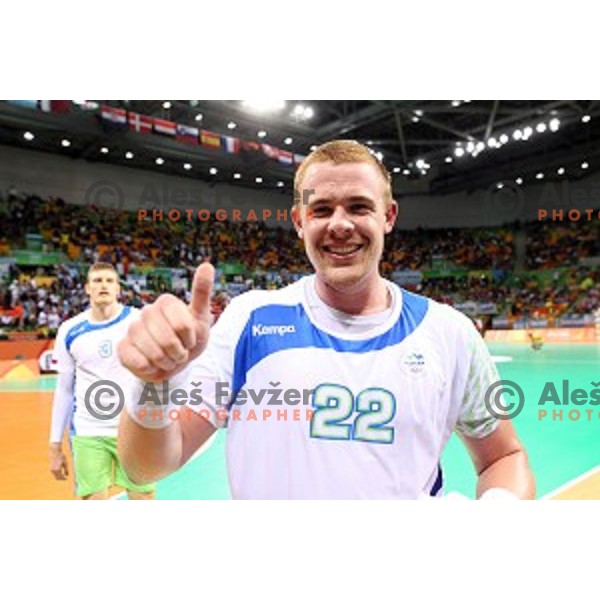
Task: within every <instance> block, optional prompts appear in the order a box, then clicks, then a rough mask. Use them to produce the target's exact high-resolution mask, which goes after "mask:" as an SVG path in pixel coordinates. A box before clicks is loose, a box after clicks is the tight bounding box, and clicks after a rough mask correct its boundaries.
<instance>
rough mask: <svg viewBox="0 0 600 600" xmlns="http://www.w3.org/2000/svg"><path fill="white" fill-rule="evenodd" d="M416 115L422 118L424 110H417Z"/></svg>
mask: <svg viewBox="0 0 600 600" xmlns="http://www.w3.org/2000/svg"><path fill="white" fill-rule="evenodd" d="M415 115H417V117H422V116H423V111H422V110H415Z"/></svg>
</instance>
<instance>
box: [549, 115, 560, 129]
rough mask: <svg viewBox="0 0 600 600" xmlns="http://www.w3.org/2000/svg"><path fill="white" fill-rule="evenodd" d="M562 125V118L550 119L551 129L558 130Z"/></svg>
mask: <svg viewBox="0 0 600 600" xmlns="http://www.w3.org/2000/svg"><path fill="white" fill-rule="evenodd" d="M559 127H560V119H556V118H555V119H551V120H550V131H553V132H554V131H558V128H559Z"/></svg>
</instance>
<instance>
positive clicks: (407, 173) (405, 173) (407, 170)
mask: <svg viewBox="0 0 600 600" xmlns="http://www.w3.org/2000/svg"><path fill="white" fill-rule="evenodd" d="M402 174H403V175H410V169H404V171H402Z"/></svg>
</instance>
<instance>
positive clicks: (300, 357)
mask: <svg viewBox="0 0 600 600" xmlns="http://www.w3.org/2000/svg"><path fill="white" fill-rule="evenodd" d="M314 285H315V279H314V276H310V277H305V278H303V279H301V280H300V281H298V282H296V283H294V284H292V285H290V286H288V287H286V288H283V289H280V290H275V291H252V292H249V293H246V294H243V295H241V296H238V297H236V298H234V299H233V300H232V301H231V303H230V304H229V306H228V307H227V308H226V310H225V311H224V312H223V314H222V315H221V318H220V319H219V321H218V322H217V324H216V325H215V326H214V328H213V329H212V331H211V337H210V341H209V345H208V348H207V350H206V351H205V352H204V353H203V354H202V355H201V356H200V357H199V358H198V359H197V360H196V361H195V362H194V363H192V365H190V367H189V369H188V370H187V371H186V372H184V373H183V374H181V375H180V376H178V377H177V382H175V381H174V382H173V384H174V385H175V384H177V385H178V386H179V387H184V386H187V389H188V393H189V390H191V389H193V388H191V387H190V382H194V383H195V384H198V382H201V389H202V398H203V402H202V403H201V404H199V405H196V406H191V408H193V409H194V410H196V411H197V412H199V414H202V415H204V416H207V417H208V418H209V419H210V420H211V422H213V423H214V424H215V425H217V426H223V425H224V421H223V419H224V416H225V415H226V426H227V465H228V472H229V481H230V486H231V492H232V496H233V497H234V498H334V499H338V498H373V499H375V498H384V499H385V498H389V499H393V498H417V497H419V496H421V495H422V494H428V495H433V496H435V495H439V494H440V492H441V489H442V485H443V477H442V471H441V467H440V457H441V454H442V450H443V449H444V446H445V445H446V443H447V441H448V439H449V437H450V435H451V433H452V431H454V430H458V431H460V432H462V433H464V434H466V435H468V436H473V437H484V436H486V435H488V434H490V433H491V432H492V431H493V430H494V429H495V427H496V426H497V424H498V421H497V420H496V419H494V418H493V417H492V416H491V415H490V414H489V413H488V411H487V410H486V407H485V405H484V394H485V391H486V389H487V387H488V386H489V385H490V384H491V383H493V382H495V381H497V380H498V379H499V377H498V373H497V370H496V368H495V366H494V364H493V362H492V360H491V358H490V355H489V352H488V350H487V348H486V346H485V344H484V342H483V340H482V339H481V337H480V335H479V334H478V333H477V331H476V329H475V327H474V326H473V324H472V323H471V321H470V320H469V319H468V318H467V317H465V316H464V315H462V314H461V313H459V312H458V311H456V310H454V309H453V308H451V307H449V306H446V305H442V304H439V303H437V302H434V301H432V300H429V299H427V298H424V297H422V296H419V295H416V294H412V293H410V292H407V291H405V290H402V289H401V288H399V287H398V286H396V285H395V284H393V283H391V282H387V285H388V289H389V291H390V295H391V308H390V309H388V310H387V311H385V312H383V313H380V314H375V315H368V316H351V315H344V314H343V313H339V311H335V310H333V309H331V308H330V307H328V306H327V305H325V304H324V303H323V302H322V301H321V300H320V299H319V297H318V296H317V294H316V292H315V290H314ZM225 386H226V387H225ZM223 390H228V392H229V395H231V394H232V393H233V392H235V391H238V390H242V392H241V393H242V394H245V399H243V398H241V397H238V399H237V401H236V402H232V401H231V397H228V396H227V395H226V394H224V393H223ZM278 390H279V392H278ZM305 390H312V391H308V392H307V391H305Z"/></svg>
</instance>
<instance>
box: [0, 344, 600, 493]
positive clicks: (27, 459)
mask: <svg viewBox="0 0 600 600" xmlns="http://www.w3.org/2000/svg"><path fill="white" fill-rule="evenodd" d="M489 347H490V350H491V352H492V354H493V355H494V356H495V357H496V360H497V361H498V362H497V364H498V369H499V371H500V375H501V377H502V378H503V379H506V380H511V381H514V382H516V383H517V384H518V385H519V386H520V387H521V388H522V389H523V391H524V394H525V404H524V408H523V410H522V412H521V413H520V414H519V415H518V416H517V417H516V418H515V419H514V424H515V427H516V428H517V431H518V433H519V435H520V437H521V439H522V440H523V442H524V443H525V445H526V447H527V451H528V453H529V458H530V462H531V465H532V468H533V471H534V473H535V476H536V480H537V490H538V497H539V498H542V499H548V498H557V499H590V498H594V499H600V435H599V432H600V403H599V404H598V405H592V404H591V403H590V402H589V401H588V402H586V403H585V404H580V405H577V404H573V403H571V402H570V403H568V404H555V403H553V402H551V401H546V402H545V403H542V404H540V399H542V398H550V397H552V396H551V394H550V392H549V390H550V391H551V390H552V389H555V390H556V394H555V396H556V400H555V401H556V402H563V396H565V394H567V395H569V394H572V393H573V391H574V390H576V389H580V390H584V392H585V393H586V395H587V396H588V397H589V396H590V392H591V391H592V390H594V389H600V369H599V368H598V366H599V365H600V346H599V345H546V346H545V347H544V348H543V349H542V350H541V351H539V352H534V351H533V350H532V349H531V348H530V347H529V346H526V345H517V344H500V343H491V344H489ZM55 380H56V378H55V377H53V376H43V377H40V378H36V379H29V380H19V379H16V380H12V381H7V380H0V406H2V415H3V417H2V419H1V420H0V499H55V498H56V499H61V498H62V499H69V498H72V497H73V493H72V490H73V483H72V480H71V479H69V480H68V481H66V482H58V481H55V480H54V479H53V478H52V476H51V475H50V473H49V471H48V451H47V439H48V431H49V425H50V412H51V403H52V390H53V389H54V384H55ZM565 382H567V383H566V384H565ZM594 383H595V384H597V386H594ZM552 384H553V385H554V388H552ZM567 385H568V389H567V390H566V386H567ZM565 390H566V391H565ZM578 396H579V397H583V392H579V393H578ZM599 398H600V394H599ZM580 402H582V401H581V400H580ZM592 402H594V400H592ZM540 410H545V411H546V413H547V414H546V415H545V416H543V415H541V414H540V412H539V411H540ZM553 411H554V413H553ZM225 435H226V433H224V432H219V433H218V434H216V435H215V436H214V438H213V440H212V442H211V444H210V445H209V446H208V447H207V448H206V449H204V450H203V451H201V452H200V453H199V454H198V455H197V456H196V457H194V458H193V459H192V460H191V461H190V462H189V463H188V464H187V465H186V466H185V467H184V468H183V469H181V470H180V471H178V472H177V473H174V474H173V475H171V476H170V477H168V478H166V479H165V480H163V481H161V482H160V483H159V484H158V490H157V497H158V498H159V499H181V500H185V499H226V498H229V490H228V484H227V475H226V466H225V457H224V448H225ZM442 462H443V468H444V478H445V489H446V490H447V491H456V492H459V493H461V494H464V495H466V496H469V497H473V496H474V489H475V473H474V471H473V467H472V465H471V462H470V459H469V457H468V455H467V453H466V451H465V450H464V448H463V446H462V444H461V443H460V441H459V440H458V439H457V438H456V437H455V436H453V437H452V439H451V440H450V442H449V444H448V446H447V448H446V450H445V452H444V456H443V461H442ZM114 497H116V498H120V497H122V495H121V494H119V490H118V489H115V490H114Z"/></svg>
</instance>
